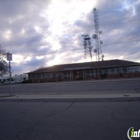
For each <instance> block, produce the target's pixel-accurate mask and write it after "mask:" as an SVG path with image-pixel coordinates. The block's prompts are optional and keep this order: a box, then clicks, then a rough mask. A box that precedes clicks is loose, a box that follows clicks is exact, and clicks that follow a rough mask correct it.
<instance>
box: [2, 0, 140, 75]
mask: <svg viewBox="0 0 140 140" xmlns="http://www.w3.org/2000/svg"><path fill="white" fill-rule="evenodd" d="M95 7H96V8H97V9H98V11H99V23H100V30H101V31H102V34H101V36H100V37H101V40H103V45H102V52H103V54H104V55H105V58H104V59H105V60H109V59H124V60H130V61H136V62H140V0H0V44H1V46H2V47H3V48H4V49H5V50H6V51H7V52H11V53H12V54H13V61H12V62H11V64H12V70H13V73H14V74H20V73H26V72H29V71H32V70H35V69H37V68H40V67H47V66H52V65H55V64H65V63H76V62H87V61H91V59H90V58H87V59H86V60H85V59H84V47H83V38H82V34H88V35H89V36H92V35H93V34H94V33H95V30H94V15H93V8H95ZM91 44H92V46H93V48H95V40H93V39H91ZM92 61H96V55H95V53H94V52H93V58H92Z"/></svg>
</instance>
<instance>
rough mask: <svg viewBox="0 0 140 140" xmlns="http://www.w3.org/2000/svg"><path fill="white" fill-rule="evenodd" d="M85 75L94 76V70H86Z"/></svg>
mask: <svg viewBox="0 0 140 140" xmlns="http://www.w3.org/2000/svg"><path fill="white" fill-rule="evenodd" d="M86 76H94V70H87V71H86Z"/></svg>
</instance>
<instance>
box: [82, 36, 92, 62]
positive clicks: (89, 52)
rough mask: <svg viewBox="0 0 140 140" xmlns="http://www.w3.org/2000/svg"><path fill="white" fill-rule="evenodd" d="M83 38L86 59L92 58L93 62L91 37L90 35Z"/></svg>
mask: <svg viewBox="0 0 140 140" xmlns="http://www.w3.org/2000/svg"><path fill="white" fill-rule="evenodd" d="M82 37H83V39H84V40H83V45H84V58H85V59H86V58H87V57H88V56H89V57H90V58H91V60H92V48H93V47H92V46H91V41H90V39H91V38H90V37H89V35H88V34H84V35H82Z"/></svg>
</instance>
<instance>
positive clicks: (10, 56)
mask: <svg viewBox="0 0 140 140" xmlns="http://www.w3.org/2000/svg"><path fill="white" fill-rule="evenodd" d="M7 60H8V61H9V79H10V95H11V96H12V83H11V76H12V74H11V73H12V72H11V63H10V61H12V54H11V53H7Z"/></svg>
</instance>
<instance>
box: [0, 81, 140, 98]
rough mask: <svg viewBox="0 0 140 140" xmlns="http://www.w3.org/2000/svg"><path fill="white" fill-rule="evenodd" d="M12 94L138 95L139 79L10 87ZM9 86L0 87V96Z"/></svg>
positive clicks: (8, 90) (6, 91) (139, 90)
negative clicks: (124, 93) (130, 93)
mask: <svg viewBox="0 0 140 140" xmlns="http://www.w3.org/2000/svg"><path fill="white" fill-rule="evenodd" d="M12 90H13V94H16V95H17V94H72V93H74V94H85V93H87V92H88V93H100V92H102V93H113V92H128V91H129V92H135V93H140V79H137V80H133V79H130V80H110V81H109V80H95V81H74V82H54V83H34V84H15V85H12ZM9 92H10V87H9V85H1V86H0V94H8V93H9Z"/></svg>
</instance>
